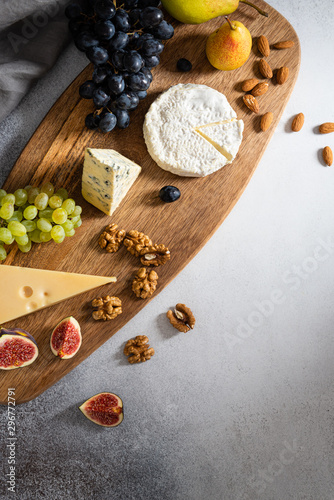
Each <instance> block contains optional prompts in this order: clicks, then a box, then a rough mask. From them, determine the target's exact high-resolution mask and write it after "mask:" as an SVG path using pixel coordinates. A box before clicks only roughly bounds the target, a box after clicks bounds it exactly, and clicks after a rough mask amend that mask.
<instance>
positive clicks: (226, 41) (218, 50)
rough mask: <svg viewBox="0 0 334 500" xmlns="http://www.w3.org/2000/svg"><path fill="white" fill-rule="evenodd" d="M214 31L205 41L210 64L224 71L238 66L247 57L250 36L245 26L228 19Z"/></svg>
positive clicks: (250, 46)
mask: <svg viewBox="0 0 334 500" xmlns="http://www.w3.org/2000/svg"><path fill="white" fill-rule="evenodd" d="M226 20H227V23H225V24H223V26H221V27H220V28H219V29H218V30H216V31H214V32H213V33H212V34H211V35H210V36H209V38H208V40H207V42H206V55H207V58H208V59H209V61H210V63H211V64H212V66H214V67H215V68H217V69H221V70H224V71H231V70H232V69H237V68H240V66H242V65H243V64H244V63H245V62H246V61H247V59H248V57H249V54H250V51H251V48H252V37H251V34H250V32H249V31H248V29H247V28H246V26H244V25H243V24H242V23H240V22H239V21H230V20H229V19H228V18H226Z"/></svg>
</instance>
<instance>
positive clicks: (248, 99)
mask: <svg viewBox="0 0 334 500" xmlns="http://www.w3.org/2000/svg"><path fill="white" fill-rule="evenodd" d="M243 101H244V103H245V104H246V106H247V108H248V109H250V110H251V111H253V113H258V112H259V111H260V106H259V103H258V102H257V100H256V99H255V97H254V96H252V95H251V94H247V95H244V96H243Z"/></svg>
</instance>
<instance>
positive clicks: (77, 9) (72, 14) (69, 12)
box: [65, 2, 82, 19]
mask: <svg viewBox="0 0 334 500" xmlns="http://www.w3.org/2000/svg"><path fill="white" fill-rule="evenodd" d="M81 12H82V8H81V5H79V4H78V3H75V2H72V3H70V4H68V5H67V7H66V9H65V16H66V17H68V19H75V18H77V17H79V16H80V14H81Z"/></svg>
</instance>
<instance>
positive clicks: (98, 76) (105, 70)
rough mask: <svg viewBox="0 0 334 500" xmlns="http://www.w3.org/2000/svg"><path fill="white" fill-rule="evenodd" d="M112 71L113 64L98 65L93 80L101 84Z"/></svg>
mask: <svg viewBox="0 0 334 500" xmlns="http://www.w3.org/2000/svg"><path fill="white" fill-rule="evenodd" d="M110 73H111V66H109V67H107V66H96V68H95V69H94V71H93V76H92V80H93V82H94V83H96V84H97V85H99V84H100V83H102V82H103V81H104V80H105V79H106V78H107V76H109V75H110Z"/></svg>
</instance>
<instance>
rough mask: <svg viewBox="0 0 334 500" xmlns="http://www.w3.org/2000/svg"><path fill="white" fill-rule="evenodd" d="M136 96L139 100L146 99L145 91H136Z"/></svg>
mask: <svg viewBox="0 0 334 500" xmlns="http://www.w3.org/2000/svg"><path fill="white" fill-rule="evenodd" d="M137 96H138V97H139V99H140V100H142V99H146V97H147V92H146V90H138V92H137Z"/></svg>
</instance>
